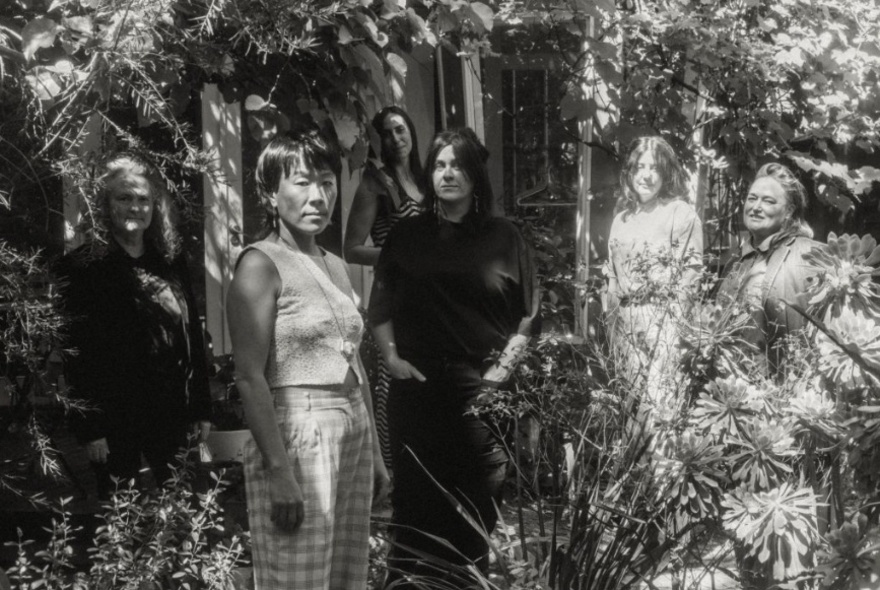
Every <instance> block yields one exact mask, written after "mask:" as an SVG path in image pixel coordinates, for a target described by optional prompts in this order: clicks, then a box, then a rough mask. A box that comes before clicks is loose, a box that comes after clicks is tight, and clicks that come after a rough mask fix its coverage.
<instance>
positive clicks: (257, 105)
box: [244, 94, 269, 111]
mask: <svg viewBox="0 0 880 590" xmlns="http://www.w3.org/2000/svg"><path fill="white" fill-rule="evenodd" d="M267 106H269V103H268V102H266V100H265V99H264V98H263V97H262V96H260V95H258V94H251V95H250V96H248V97H247V100H245V101H244V108H245V110H247V111H259V110H262V109H264V108H266V107H267Z"/></svg>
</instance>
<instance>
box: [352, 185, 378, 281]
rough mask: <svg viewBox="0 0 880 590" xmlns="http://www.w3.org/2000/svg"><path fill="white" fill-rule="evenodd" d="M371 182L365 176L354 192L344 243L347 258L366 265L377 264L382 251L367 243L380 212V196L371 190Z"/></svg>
mask: <svg viewBox="0 0 880 590" xmlns="http://www.w3.org/2000/svg"><path fill="white" fill-rule="evenodd" d="M370 184H371V181H370V179H369V178H367V177H365V178H364V181H363V182H361V184H360V186H358V189H357V192H356V193H355V194H354V201H353V202H352V204H351V213H350V214H349V216H348V225H347V226H346V228H345V242H344V244H343V251H344V252H345V260H346V261H348V262H353V263H355V264H363V265H365V266H375V265H376V262H378V260H379V252H380V251H381V249H380V248H377V247H375V246H366V245H365V244H366V241H367V237H368V236H369V235H370V230H371V229H372V228H373V223H375V221H376V215H377V214H378V212H379V196H378V195H377V194H376V192H375V191H374V190H371V187H370V186H369V185H370Z"/></svg>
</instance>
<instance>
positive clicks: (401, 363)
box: [387, 355, 425, 383]
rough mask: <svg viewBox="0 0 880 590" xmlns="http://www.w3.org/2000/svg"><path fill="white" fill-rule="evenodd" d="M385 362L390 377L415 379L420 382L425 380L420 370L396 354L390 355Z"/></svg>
mask: <svg viewBox="0 0 880 590" xmlns="http://www.w3.org/2000/svg"><path fill="white" fill-rule="evenodd" d="M387 364H388V372H389V373H391V377H392V378H394V379H416V380H417V381H421V382H422V383H424V382H425V376H424V375H422V372H421V371H419V370H418V369H416V368H415V367H414V366H412V365H411V364H409V362H407V361H405V360H403V359H402V358H400V357H399V356H397V355H392V356H391V357H390V358H389V359H388V362H387Z"/></svg>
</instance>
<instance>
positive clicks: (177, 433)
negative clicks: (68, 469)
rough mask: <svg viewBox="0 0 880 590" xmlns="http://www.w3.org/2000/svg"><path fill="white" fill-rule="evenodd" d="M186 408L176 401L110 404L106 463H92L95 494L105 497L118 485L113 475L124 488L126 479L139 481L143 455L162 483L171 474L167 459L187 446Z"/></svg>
mask: <svg viewBox="0 0 880 590" xmlns="http://www.w3.org/2000/svg"><path fill="white" fill-rule="evenodd" d="M185 412H186V408H185V407H184V406H183V405H182V404H179V403H174V404H168V403H166V404H158V403H157V404H156V405H154V406H153V407H150V408H146V407H138V404H131V405H130V406H129V405H124V404H121V403H120V404H115V405H109V406H108V407H107V409H106V413H107V416H108V423H109V424H110V425H111V426H112V428H110V430H109V432H107V436H106V438H107V447H108V449H109V451H110V453H109V454H108V455H107V463H92V469H93V470H94V472H95V478H96V479H97V487H98V497H99V498H100V499H102V500H106V499H107V498H109V497H110V494H112V493H113V492H114V491H116V489H117V484H116V483H114V482H113V481H112V479H111V478H112V477H115V478H117V479H118V480H119V482H118V486H119V488H120V489H124V488H125V487H127V485H128V480H129V479H134V480H135V482H136V484H137V482H138V481H139V477H138V472H139V471H140V469H141V464H142V458H141V457H143V458H144V459H146V461H147V465H149V466H150V470H151V471H152V472H153V478H154V479H155V480H156V484H157V485H159V486H161V485H163V484H164V483H165V482H166V481H167V480H168V478H170V477H171V468H170V467H169V464H170V463H173V462H174V459H175V457H176V456H177V453H178V452H180V449H181V448H182V447H184V446H186V442H187V441H186V436H187V429H188V425H187V420H186V415H185Z"/></svg>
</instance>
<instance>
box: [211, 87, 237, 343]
mask: <svg viewBox="0 0 880 590" xmlns="http://www.w3.org/2000/svg"><path fill="white" fill-rule="evenodd" d="M202 146H203V148H204V149H205V151H207V152H209V153H211V154H212V156H213V162H214V165H215V170H216V174H213V175H212V174H205V175H204V176H203V177H202V178H203V182H202V185H203V190H204V203H205V205H204V206H205V323H206V328H207V330H208V333H209V334H210V335H211V339H212V341H213V344H214V354H218V355H219V354H230V353H231V352H232V344H231V342H230V340H229V329H228V327H227V325H226V291H227V289H228V288H229V283H230V281H231V280H232V271H233V265H234V264H235V260H236V259H237V258H238V254H239V253H240V252H241V248H242V227H243V225H244V221H243V219H244V217H243V213H242V192H243V190H242V177H243V171H242V164H241V105H240V104H239V103H237V102H234V103H226V102H224V100H223V95H222V94H221V92H220V90H219V89H218V88H217V85H216V84H206V85H205V87H204V88H203V89H202Z"/></svg>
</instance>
